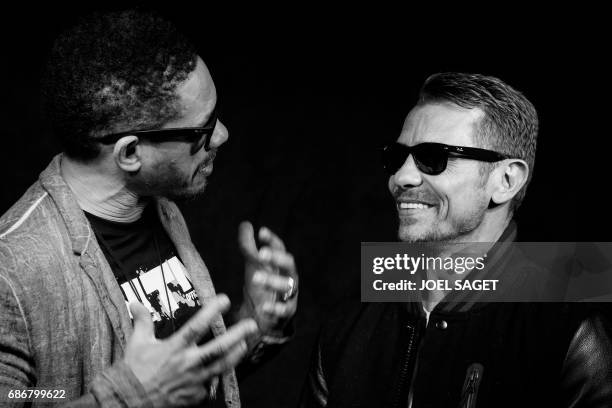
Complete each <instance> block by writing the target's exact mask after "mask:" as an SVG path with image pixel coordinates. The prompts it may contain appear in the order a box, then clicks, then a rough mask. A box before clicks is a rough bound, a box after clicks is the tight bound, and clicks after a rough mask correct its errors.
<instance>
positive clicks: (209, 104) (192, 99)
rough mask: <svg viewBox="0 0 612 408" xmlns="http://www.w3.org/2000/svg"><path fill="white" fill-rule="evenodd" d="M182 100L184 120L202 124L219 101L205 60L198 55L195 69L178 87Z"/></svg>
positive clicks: (193, 123)
mask: <svg viewBox="0 0 612 408" xmlns="http://www.w3.org/2000/svg"><path fill="white" fill-rule="evenodd" d="M176 93H177V95H178V96H179V98H180V100H181V105H182V118H181V119H182V120H187V121H189V122H191V124H192V126H196V125H198V124H201V122H203V121H204V120H205V119H206V118H207V116H208V115H209V113H210V111H211V110H212V109H213V108H214V107H215V104H216V102H217V91H216V89H215V84H214V82H213V80H212V77H211V76H210V72H209V71H208V68H207V67H206V64H204V61H202V59H201V58H200V57H198V61H197V64H196V67H195V69H194V70H193V71H192V72H191V73H190V74H189V76H188V77H187V79H186V80H185V81H183V83H181V84H179V85H178V86H177V87H176Z"/></svg>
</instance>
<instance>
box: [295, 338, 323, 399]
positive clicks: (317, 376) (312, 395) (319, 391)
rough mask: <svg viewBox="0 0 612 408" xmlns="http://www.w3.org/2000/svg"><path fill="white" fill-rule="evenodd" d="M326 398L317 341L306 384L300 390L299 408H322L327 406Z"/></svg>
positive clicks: (319, 346)
mask: <svg viewBox="0 0 612 408" xmlns="http://www.w3.org/2000/svg"><path fill="white" fill-rule="evenodd" d="M327 397H328V388H327V379H326V378H325V372H324V370H323V358H322V353H321V343H320V341H319V342H318V344H317V347H316V349H315V352H314V353H313V358H312V361H311V364H310V369H309V370H308V376H307V377H306V384H304V387H303V389H302V396H301V399H300V408H324V407H326V406H327Z"/></svg>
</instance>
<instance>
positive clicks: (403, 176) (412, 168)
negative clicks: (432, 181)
mask: <svg viewBox="0 0 612 408" xmlns="http://www.w3.org/2000/svg"><path fill="white" fill-rule="evenodd" d="M391 178H392V181H393V184H395V185H396V186H397V187H400V188H408V187H415V186H420V185H421V184H422V183H423V176H422V174H421V172H420V170H419V169H418V167H417V166H416V163H415V162H414V157H413V156H412V155H410V156H408V158H407V159H406V161H405V162H404V164H403V165H402V167H400V168H399V170H398V171H397V172H396V173H395V174H394V175H393V176H391Z"/></svg>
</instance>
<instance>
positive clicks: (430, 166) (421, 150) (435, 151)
mask: <svg viewBox="0 0 612 408" xmlns="http://www.w3.org/2000/svg"><path fill="white" fill-rule="evenodd" d="M411 154H412V157H413V158H414V162H415V164H416V166H417V168H418V169H419V170H420V171H422V172H423V173H425V174H429V175H432V176H435V175H438V174H440V173H442V172H443V171H444V170H446V165H447V164H448V158H449V157H459V158H463V159H471V160H479V161H484V162H496V161H500V160H504V159H508V158H509V156H507V155H505V154H502V153H498V152H494V151H492V150H486V149H479V148H476V147H464V146H450V145H446V144H442V143H420V144H418V145H415V146H406V145H403V144H401V143H393V144H391V145H389V146H387V147H385V148H384V149H383V153H382V162H383V167H384V168H385V171H386V172H387V173H389V174H390V175H393V174H395V173H397V171H398V170H399V169H400V168H401V167H402V166H403V165H404V163H405V162H406V160H407V159H408V156H410V155H411Z"/></svg>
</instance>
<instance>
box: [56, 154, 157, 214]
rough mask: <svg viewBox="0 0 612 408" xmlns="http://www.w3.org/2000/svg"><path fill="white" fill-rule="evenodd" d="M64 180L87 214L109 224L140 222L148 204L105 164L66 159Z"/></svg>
mask: <svg viewBox="0 0 612 408" xmlns="http://www.w3.org/2000/svg"><path fill="white" fill-rule="evenodd" d="M61 173H62V177H63V178H64V180H65V181H66V184H68V186H69V187H70V189H71V190H72V192H73V193H74V195H75V197H76V200H77V203H78V204H79V207H81V209H82V210H83V211H86V212H88V213H90V214H93V215H95V216H96V217H100V218H102V219H105V220H108V221H115V222H134V221H136V220H138V219H139V218H140V217H141V215H142V212H143V210H144V207H145V206H146V204H147V200H144V199H142V197H139V196H138V195H137V194H135V193H133V192H132V191H130V190H128V188H127V187H126V185H125V182H124V180H123V178H122V175H121V174H120V173H119V172H117V170H116V168H115V167H114V166H113V165H112V164H111V165H109V164H108V163H106V162H105V161H103V160H95V159H94V160H93V161H92V162H88V163H83V162H79V161H76V160H74V159H71V158H69V157H67V156H65V155H64V156H63V157H62V162H61Z"/></svg>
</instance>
